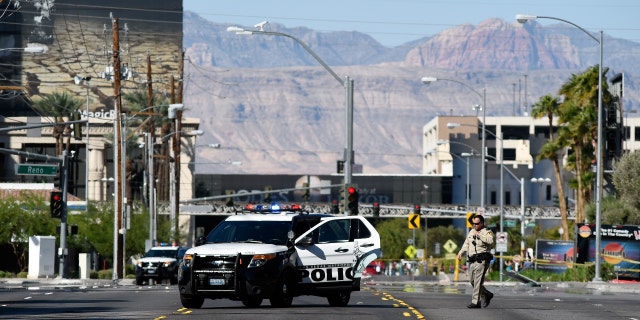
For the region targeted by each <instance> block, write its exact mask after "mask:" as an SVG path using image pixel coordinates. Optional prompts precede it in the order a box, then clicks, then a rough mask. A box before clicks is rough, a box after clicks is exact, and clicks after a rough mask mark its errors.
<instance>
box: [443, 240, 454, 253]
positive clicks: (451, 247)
mask: <svg viewBox="0 0 640 320" xmlns="http://www.w3.org/2000/svg"><path fill="white" fill-rule="evenodd" d="M442 247H443V248H444V251H446V252H447V253H453V252H454V251H456V249H457V248H458V245H457V244H456V243H455V242H453V240H451V239H449V240H447V242H445V243H444V245H443V246H442Z"/></svg>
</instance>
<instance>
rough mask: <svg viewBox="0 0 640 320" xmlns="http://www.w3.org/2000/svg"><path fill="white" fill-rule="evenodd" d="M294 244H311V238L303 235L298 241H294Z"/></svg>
mask: <svg viewBox="0 0 640 320" xmlns="http://www.w3.org/2000/svg"><path fill="white" fill-rule="evenodd" d="M296 245H299V246H312V245H313V238H311V237H304V238H302V239H300V241H298V242H297V243H296Z"/></svg>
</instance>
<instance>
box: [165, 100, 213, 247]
mask: <svg viewBox="0 0 640 320" xmlns="http://www.w3.org/2000/svg"><path fill="white" fill-rule="evenodd" d="M172 106H173V108H172ZM180 106H182V105H180ZM180 106H178V105H171V106H169V111H170V112H169V115H168V117H169V118H170V119H174V118H173V117H174V116H175V114H174V112H175V111H176V109H179V108H180ZM172 109H173V110H172ZM176 121H178V120H177V118H176ZM182 133H185V134H186V135H188V136H201V135H203V134H204V131H202V130H191V131H182V130H178V131H175V132H172V133H169V134H167V135H165V136H164V137H162V138H161V139H160V141H164V140H165V139H167V138H169V137H172V136H173V139H175V140H176V142H175V143H176V144H178V145H179V144H180V143H181V139H182V138H181V134H182ZM179 139H180V140H179ZM171 157H173V159H174V161H171V162H170V167H171V168H170V169H169V171H170V175H171V176H170V177H169V181H171V183H170V184H169V199H170V207H171V209H170V211H169V217H170V218H169V220H171V232H170V233H171V238H172V240H173V241H176V242H177V241H178V240H179V221H178V207H179V205H180V201H179V199H178V188H180V185H179V181H180V180H179V178H178V175H179V174H180V171H179V169H178V167H179V166H180V161H179V160H178V158H179V157H180V148H177V149H176V148H175V147H174V148H172V154H171Z"/></svg>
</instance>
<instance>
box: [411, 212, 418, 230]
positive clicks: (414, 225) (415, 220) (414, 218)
mask: <svg viewBox="0 0 640 320" xmlns="http://www.w3.org/2000/svg"><path fill="white" fill-rule="evenodd" d="M409 229H420V215H419V214H410V215H409Z"/></svg>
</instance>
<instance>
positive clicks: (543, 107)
mask: <svg viewBox="0 0 640 320" xmlns="http://www.w3.org/2000/svg"><path fill="white" fill-rule="evenodd" d="M559 106H560V101H559V98H557V97H552V96H551V95H546V96H544V97H542V98H540V101H538V102H537V103H535V104H534V105H533V109H532V110H531V115H532V116H533V117H534V118H535V119H539V118H542V117H545V116H546V117H547V120H548V121H549V141H547V143H545V144H544V145H543V146H542V148H541V149H540V151H539V153H538V160H540V159H549V160H551V162H552V163H553V172H554V175H555V177H556V188H557V189H558V202H559V204H560V216H561V219H562V221H561V226H562V229H563V230H566V231H567V232H564V233H563V234H562V238H563V240H569V232H568V230H569V222H568V219H567V214H568V211H567V203H566V202H565V200H564V199H565V195H564V183H563V181H562V173H561V170H560V161H559V160H558V158H560V156H561V154H560V153H561V152H564V148H565V146H564V145H563V144H562V143H560V141H558V140H557V139H555V138H554V134H553V133H554V127H553V117H554V116H556V115H557V114H558V112H559Z"/></svg>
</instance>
